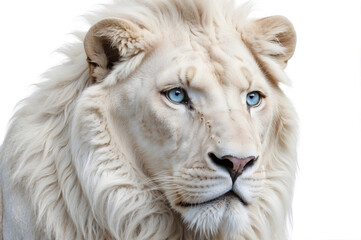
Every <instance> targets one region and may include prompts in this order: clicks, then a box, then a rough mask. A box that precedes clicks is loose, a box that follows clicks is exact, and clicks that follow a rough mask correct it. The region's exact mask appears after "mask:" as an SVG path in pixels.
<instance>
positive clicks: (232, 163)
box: [209, 153, 256, 182]
mask: <svg viewBox="0 0 361 240" xmlns="http://www.w3.org/2000/svg"><path fill="white" fill-rule="evenodd" d="M209 157H210V158H211V159H212V161H213V162H214V163H215V164H217V165H219V166H222V167H224V168H225V169H227V171H228V172H229V174H230V175H231V178H232V181H233V182H235V181H236V179H237V178H238V177H239V176H240V175H241V174H242V172H243V170H244V169H245V168H247V167H250V166H252V165H253V163H254V161H255V160H256V157H254V156H250V157H246V158H236V157H233V156H230V155H226V156H223V157H222V158H221V159H219V158H217V157H216V155H214V154H213V153H210V154H209Z"/></svg>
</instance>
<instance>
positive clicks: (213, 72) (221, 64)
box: [163, 35, 265, 90]
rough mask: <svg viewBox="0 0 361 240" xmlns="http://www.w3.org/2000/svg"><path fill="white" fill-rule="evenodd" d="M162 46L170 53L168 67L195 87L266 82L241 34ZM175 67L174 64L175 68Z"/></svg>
mask: <svg viewBox="0 0 361 240" xmlns="http://www.w3.org/2000/svg"><path fill="white" fill-rule="evenodd" d="M170 45H171V46H172V49H166V48H163V52H165V53H166V55H168V61H167V68H168V70H169V68H174V70H173V71H174V73H176V74H177V78H178V79H177V80H179V81H180V82H181V83H182V84H184V85H186V86H189V87H191V88H194V89H203V90H204V89H207V88H212V89H217V87H218V88H221V87H224V86H232V87H236V88H238V89H242V90H244V89H248V88H250V86H252V85H253V84H254V83H255V82H261V84H265V82H264V81H263V80H264V79H263V76H262V72H261V70H260V68H259V66H258V64H257V63H256V61H255V59H254V58H253V55H252V54H251V52H250V51H249V50H248V48H247V47H246V45H245V44H244V43H243V42H242V40H241V37H239V39H238V38H235V37H234V36H233V35H231V36H226V35H222V37H219V39H217V41H211V40H209V39H207V38H206V37H204V38H199V39H198V38H195V37H194V36H193V38H192V39H188V41H185V43H183V44H182V45H179V44H178V45H176V44H174V45H176V47H174V45H173V44H170ZM172 66H173V67H172Z"/></svg>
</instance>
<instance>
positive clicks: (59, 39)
mask: <svg viewBox="0 0 361 240" xmlns="http://www.w3.org/2000/svg"><path fill="white" fill-rule="evenodd" d="M99 1H100V0H77V1H74V0H61V1H60V0H58V1H49V0H31V1H29V0H17V1H10V0H8V1H6V2H5V1H4V0H2V3H1V5H0V76H1V77H0V82H1V87H0V110H1V116H0V142H2V139H3V137H4V135H5V131H6V126H7V122H8V121H9V118H10V117H11V115H12V113H13V109H14V106H15V104H16V103H17V102H18V101H20V100H21V99H23V98H24V97H25V96H26V95H27V94H29V93H30V92H31V88H30V87H29V86H30V85H31V84H33V83H36V82H38V81H39V79H40V78H39V76H40V74H41V73H42V72H43V71H44V70H45V69H47V68H48V67H50V66H52V65H53V64H54V63H55V62H56V61H58V60H59V57H58V56H56V55H54V54H51V53H52V52H53V51H54V50H55V49H56V48H58V47H60V46H61V45H62V44H64V43H65V42H67V41H68V40H69V39H71V38H70V37H69V36H67V35H66V34H67V33H69V32H71V31H73V30H75V29H76V28H77V27H76V26H81V20H80V18H78V17H77V16H80V15H81V14H83V13H86V12H87V11H89V10H90V9H92V7H93V5H94V4H95V3H99ZM256 3H257V4H256V7H257V9H258V10H257V12H256V14H260V15H277V14H278V15H284V16H286V17H288V18H289V19H290V20H291V21H292V22H293V24H294V26H295V28H296V31H297V34H298V45H297V49H296V53H295V55H294V57H293V58H292V59H291V61H290V62H289V66H288V68H287V73H288V75H289V76H290V78H291V79H292V81H293V87H292V88H290V89H289V88H286V91H287V92H288V94H289V95H290V97H291V99H292V100H293V102H294V104H295V106H296V108H297V111H298V114H299V118H300V142H299V174H298V179H297V184H296V191H295V197H294V231H293V239H294V240H313V239H315V240H323V239H324V240H326V239H327V240H331V239H342V240H351V239H358V240H360V239H361V73H360V69H361V1H359V0H355V1H351V0H344V1H326V0H318V1H316V0H314V1H311V0H297V1H296V0H258V1H256ZM275 240H276V239H275Z"/></svg>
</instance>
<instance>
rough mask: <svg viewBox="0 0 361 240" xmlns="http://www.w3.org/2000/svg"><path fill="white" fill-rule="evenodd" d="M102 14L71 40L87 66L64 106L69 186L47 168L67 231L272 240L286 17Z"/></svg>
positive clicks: (278, 198)
mask: <svg viewBox="0 0 361 240" xmlns="http://www.w3.org/2000/svg"><path fill="white" fill-rule="evenodd" d="M118 8H119V9H118ZM109 11H110V10H109ZM112 11H113V13H114V14H108V15H107V18H103V17H102V18H101V20H100V21H98V22H97V23H95V24H94V25H93V26H92V27H91V29H90V30H89V32H88V33H87V35H86V37H85V39H84V46H85V51H86V55H87V60H88V65H89V73H90V76H89V77H86V79H87V84H85V85H83V86H82V88H83V89H82V90H81V91H80V93H77V94H76V98H75V99H73V101H72V103H71V104H72V105H71V106H73V109H74V110H73V111H72V112H70V113H69V116H68V117H69V123H67V124H68V125H67V126H68V127H67V128H68V132H67V136H68V138H69V145H68V148H67V149H68V150H69V153H67V154H66V155H65V156H68V157H69V158H70V160H69V161H67V164H65V163H61V164H58V165H57V166H56V167H57V168H58V169H59V168H60V169H62V170H61V172H66V171H67V170H65V169H72V170H71V171H72V172H71V173H68V175H69V176H70V178H71V179H72V181H71V183H69V179H68V178H66V176H64V175H61V174H60V176H58V178H59V179H60V180H59V184H60V185H62V186H60V187H59V188H60V189H62V194H63V199H62V201H64V205H65V206H67V209H68V210H67V214H68V215H69V216H68V217H69V218H70V219H72V222H73V223H74V224H73V228H74V231H76V232H78V234H80V235H81V234H83V235H82V236H84V237H86V238H87V239H90V238H91V236H93V237H94V236H100V235H101V234H99V232H104V234H105V235H106V236H107V237H106V238H115V239H126V238H127V239H131V238H139V239H150V238H153V239H169V238H175V239H179V238H185V239H188V238H197V239H199V238H207V239H282V238H284V237H285V236H286V235H285V233H286V230H285V228H286V225H287V216H288V214H289V211H290V206H291V199H292V191H293V190H292V188H293V182H294V174H295V166H296V158H295V128H296V123H295V114H294V112H293V108H292V106H291V105H290V103H289V100H288V99H287V98H286V96H285V95H284V93H283V92H282V90H281V88H280V87H279V83H280V82H286V81H287V77H286V76H285V74H284V72H283V69H284V67H285V66H286V63H287V61H288V60H289V59H290V57H291V56H292V54H293V52H294V48H295V42H296V39H295V32H294V29H293V27H292V25H291V23H290V22H289V21H288V20H287V19H285V18H283V17H280V16H276V17H268V18H263V19H259V20H248V19H246V17H247V16H246V13H245V11H244V7H243V8H240V9H237V10H234V8H233V5H232V3H231V2H227V1H226V3H222V2H220V1H219V2H217V1H201V0H172V1H158V0H157V1H147V2H145V1H144V2H143V1H133V2H131V3H126V2H123V3H122V4H118V5H117V8H114V9H112ZM105 15H106V14H105ZM109 16H111V17H109ZM84 60H85V59H84ZM64 144H66V143H64ZM59 151H60V150H59ZM54 161H55V160H54ZM64 161H65V160H64ZM69 171H70V170H69ZM58 172H59V171H58ZM68 175H67V176H68ZM75 176H76V180H75ZM72 186H73V187H72ZM74 189H76V190H74ZM73 194H77V196H73ZM74 203H78V207H76V206H72V204H74ZM79 206H80V208H81V209H82V211H84V212H83V213H80V210H79V209H77V208H79ZM87 221H89V222H88V223H87V224H88V226H87V225H86V224H85V223H86V222H87ZM95 226H96V227H95ZM90 229H92V230H90ZM94 231H95V232H98V233H94ZM92 234H93V235H92ZM97 234H98V235H97ZM80 235H79V236H80ZM105 235H103V236H105ZM77 236H78V235H77Z"/></svg>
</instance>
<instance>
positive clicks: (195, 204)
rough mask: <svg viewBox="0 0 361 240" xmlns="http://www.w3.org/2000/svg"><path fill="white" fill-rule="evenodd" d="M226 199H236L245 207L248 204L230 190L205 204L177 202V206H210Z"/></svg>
mask: <svg viewBox="0 0 361 240" xmlns="http://www.w3.org/2000/svg"><path fill="white" fill-rule="evenodd" d="M227 198H238V200H239V201H240V202H241V203H242V204H243V205H244V206H247V205H248V203H247V202H246V201H245V200H244V199H243V198H242V197H241V196H239V195H237V194H236V193H235V192H233V191H232V190H230V191H229V192H227V193H225V194H222V195H221V196H219V197H216V198H213V199H211V200H208V201H205V202H200V203H187V202H179V203H178V205H179V206H181V207H197V206H204V205H207V204H211V203H214V202H217V201H221V200H225V199H227Z"/></svg>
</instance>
